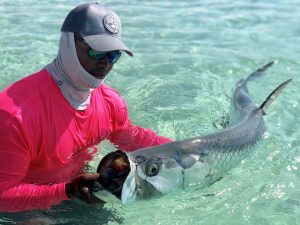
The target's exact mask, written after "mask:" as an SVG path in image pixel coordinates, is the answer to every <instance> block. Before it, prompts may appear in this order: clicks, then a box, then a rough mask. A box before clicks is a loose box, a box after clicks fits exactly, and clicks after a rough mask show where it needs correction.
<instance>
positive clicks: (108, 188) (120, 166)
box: [92, 150, 131, 202]
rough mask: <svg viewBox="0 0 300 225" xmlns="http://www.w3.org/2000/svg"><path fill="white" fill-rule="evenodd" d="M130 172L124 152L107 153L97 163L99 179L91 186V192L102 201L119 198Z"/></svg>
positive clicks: (128, 162)
mask: <svg viewBox="0 0 300 225" xmlns="http://www.w3.org/2000/svg"><path fill="white" fill-rule="evenodd" d="M130 172H131V167H130V161H129V159H128V156H127V154H126V153H125V152H123V151H120V150H117V151H115V152H111V153H109V154H107V155H106V156H105V157H104V158H103V159H102V160H101V161H100V163H99V165H98V168H97V173H99V174H100V176H99V179H98V180H97V181H96V182H95V183H94V184H93V186H92V194H93V195H94V196H95V197H96V198H98V199H99V200H102V201H104V202H109V201H112V200H113V201H115V200H116V199H118V200H121V195H122V188H123V185H124V182H125V180H126V178H127V176H128V175H129V173H130Z"/></svg>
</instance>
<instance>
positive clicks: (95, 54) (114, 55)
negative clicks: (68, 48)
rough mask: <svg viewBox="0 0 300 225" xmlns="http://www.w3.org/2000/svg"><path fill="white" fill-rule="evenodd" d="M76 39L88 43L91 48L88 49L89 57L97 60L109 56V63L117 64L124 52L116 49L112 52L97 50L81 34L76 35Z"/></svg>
mask: <svg viewBox="0 0 300 225" xmlns="http://www.w3.org/2000/svg"><path fill="white" fill-rule="evenodd" d="M74 37H75V40H77V41H80V42H82V43H84V44H85V45H87V46H88V47H89V50H88V51H87V54H88V56H89V57H91V58H93V59H96V60H102V59H104V58H105V57H108V62H109V64H115V63H116V62H117V61H118V60H119V58H120V57H121V55H122V53H121V51H119V50H116V51H111V52H99V51H96V50H95V49H92V48H91V47H90V46H89V45H88V43H87V42H86V41H85V40H84V39H83V38H82V37H80V36H79V35H74Z"/></svg>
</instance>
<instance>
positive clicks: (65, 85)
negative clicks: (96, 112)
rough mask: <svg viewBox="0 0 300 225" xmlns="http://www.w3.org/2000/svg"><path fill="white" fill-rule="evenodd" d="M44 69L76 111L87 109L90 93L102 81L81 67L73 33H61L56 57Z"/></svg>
mask: <svg viewBox="0 0 300 225" xmlns="http://www.w3.org/2000/svg"><path fill="white" fill-rule="evenodd" d="M45 69H46V70H47V71H48V72H49V73H50V74H51V76H52V77H53V78H54V80H55V81H56V83H57V85H58V87H59V88H60V91H61V93H62V95H63V96H64V97H65V98H66V99H67V100H68V102H69V103H70V104H71V106H72V107H73V108H74V109H77V110H85V109H86V108H87V106H88V105H89V103H90V98H91V92H92V91H93V90H94V89H96V88H97V87H99V86H100V85H101V83H102V82H103V81H104V79H97V78H95V77H93V76H92V75H91V74H89V73H88V72H87V71H86V70H85V69H84V68H83V67H82V66H81V64H80V62H79V60H78V57H77V53H76V47H75V41H74V33H73V32H61V37H60V44H59V50H58V54H57V57H56V58H55V59H54V60H53V61H52V62H51V63H50V64H48V65H47V66H46V67H45Z"/></svg>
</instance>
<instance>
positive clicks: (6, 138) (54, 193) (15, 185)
mask: <svg viewBox="0 0 300 225" xmlns="http://www.w3.org/2000/svg"><path fill="white" fill-rule="evenodd" d="M0 122H1V124H0V134H1V136H0V211H6V212H16V211H23V210H32V209H45V208H49V207H50V206H52V205H54V204H58V203H59V202H61V201H63V200H66V199H69V198H68V196H67V195H66V192H65V183H60V184H53V185H36V184H28V183H25V182H24V181H23V179H24V178H25V177H26V175H27V171H28V167H29V163H30V161H31V157H32V156H31V153H30V144H29V143H28V138H27V137H26V134H25V132H24V130H22V129H23V128H22V126H21V123H20V122H19V120H18V119H17V118H15V117H13V116H10V115H8V114H7V113H6V112H4V111H0Z"/></svg>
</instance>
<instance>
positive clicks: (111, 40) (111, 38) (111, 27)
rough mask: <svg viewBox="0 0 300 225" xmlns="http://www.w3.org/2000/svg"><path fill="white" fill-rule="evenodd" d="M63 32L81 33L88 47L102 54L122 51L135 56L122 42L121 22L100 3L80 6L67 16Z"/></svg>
mask: <svg viewBox="0 0 300 225" xmlns="http://www.w3.org/2000/svg"><path fill="white" fill-rule="evenodd" d="M61 31H63V32H74V33H80V34H81V36H82V37H83V38H84V40H85V41H86V42H87V43H88V45H89V46H90V47H91V48H93V49H95V50H97V51H102V52H108V51H114V50H121V51H125V52H126V53H127V54H128V55H130V56H133V54H132V52H131V51H130V50H129V48H128V47H127V46H126V45H125V44H124V43H123V41H122V40H121V31H122V27H121V20H120V18H119V16H118V15H117V14H116V13H115V12H113V11H112V10H110V9H108V8H106V7H104V6H103V5H100V4H99V3H98V2H95V3H86V4H82V5H79V6H77V7H75V8H74V9H72V10H71V12H70V13H69V14H68V15H67V17H66V19H65V21H64V23H63V25H62V28H61Z"/></svg>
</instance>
